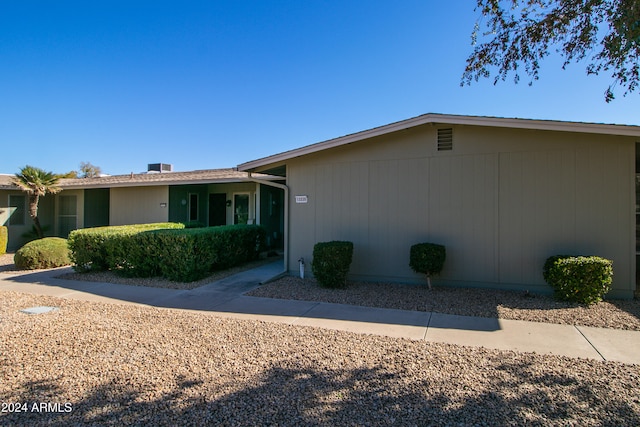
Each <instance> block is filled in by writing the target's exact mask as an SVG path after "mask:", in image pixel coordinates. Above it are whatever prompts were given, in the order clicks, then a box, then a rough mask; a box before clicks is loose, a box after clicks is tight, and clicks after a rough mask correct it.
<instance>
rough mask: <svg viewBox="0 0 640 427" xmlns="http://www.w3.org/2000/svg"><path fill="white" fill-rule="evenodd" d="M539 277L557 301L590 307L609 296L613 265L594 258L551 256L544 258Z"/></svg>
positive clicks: (610, 262) (602, 259) (607, 261)
mask: <svg viewBox="0 0 640 427" xmlns="http://www.w3.org/2000/svg"><path fill="white" fill-rule="evenodd" d="M542 274H543V277H544V280H545V281H546V282H547V283H548V284H549V285H551V286H552V287H553V289H554V291H555V295H556V297H557V298H558V299H561V300H565V301H572V302H577V303H580V304H586V305H591V304H594V303H597V302H598V301H602V297H603V296H604V295H605V294H606V293H607V292H609V289H610V288H611V283H612V282H613V278H612V276H613V262H612V261H610V260H608V259H604V258H600V257H597V256H569V255H555V256H552V257H549V258H547V260H546V262H545V263H544V269H543V273H542Z"/></svg>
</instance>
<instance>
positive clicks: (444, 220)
mask: <svg viewBox="0 0 640 427" xmlns="http://www.w3.org/2000/svg"><path fill="white" fill-rule="evenodd" d="M638 143H640V127H636V126H621V125H605V124H589V123H569V122H558V121H541V120H522V119H504V118H490V117H468V116H454V115H438V114H426V115H423V116H419V117H415V118H412V119H409V120H404V121H401V122H397V123H392V124H389V125H386V126H382V127H378V128H375V129H370V130H367V131H364V132H359V133H356V134H352V135H347V136H344V137H341V138H337V139H332V140H329V141H325V142H321V143H318V144H313V145H309V146H306V147H302V148H299V149H295V150H291V151H287V152H284V153H280V154H275V155H273V156H270V157H266V158H263V159H259V160H254V161H251V162H248V163H244V164H242V165H239V166H238V169H239V170H241V171H246V172H250V173H257V172H260V173H266V174H270V175H278V176H281V177H282V178H283V179H286V186H287V188H288V189H287V194H288V197H287V201H286V202H287V204H288V206H287V207H285V209H286V212H287V213H286V214H285V217H288V219H287V220H286V223H285V233H287V231H288V234H289V238H288V242H285V246H286V249H285V251H286V253H287V255H286V259H285V268H286V269H287V270H288V271H289V272H290V273H291V274H295V273H296V272H297V270H298V260H299V259H300V258H304V259H305V260H306V261H308V262H307V264H306V265H307V270H309V266H310V263H309V261H311V258H312V252H313V246H314V244H315V243H316V242H321V241H328V240H350V241H352V242H353V243H354V259H353V263H352V266H351V270H350V273H351V277H352V278H353V279H360V280H372V281H381V280H390V281H397V282H413V283H418V282H423V281H424V278H423V277H422V276H421V275H418V274H416V273H414V272H413V271H412V270H411V268H410V267H409V248H410V246H411V245H413V244H415V243H419V242H434V243H441V244H444V245H445V246H446V249H447V260H446V262H445V268H444V271H443V272H442V274H441V276H440V278H439V279H438V281H439V283H441V284H444V285H452V286H477V287H490V288H505V289H514V290H530V291H536V292H545V293H546V292H550V291H551V289H550V287H549V286H548V285H547V284H546V283H545V282H544V280H543V278H542V267H543V264H544V261H545V259H546V258H547V257H549V256H551V255H555V254H588V255H598V256H602V257H605V258H609V259H612V260H613V265H614V283H613V288H612V291H611V292H610V294H609V295H610V296H612V297H622V298H631V297H632V296H633V293H634V290H635V289H636V253H637V252H636V250H637V249H636V247H637V246H636V222H637V221H636V217H637V215H638V212H639V211H638V208H637V206H638V205H637V201H636V199H637V196H636V191H637V190H636V183H637V182H638V180H637V178H636V177H637V176H639V175H637V174H638V165H639V164H640V161H638V158H639V155H638V150H637V149H636V147H637V144H638Z"/></svg>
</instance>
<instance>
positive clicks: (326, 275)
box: [311, 241, 353, 288]
mask: <svg viewBox="0 0 640 427" xmlns="http://www.w3.org/2000/svg"><path fill="white" fill-rule="evenodd" d="M352 258H353V243H352V242H344V241H331V242H319V243H316V244H315V246H314V247H313V262H312V263H311V271H312V272H313V275H314V276H315V278H316V279H317V280H318V283H319V284H320V285H321V286H324V287H326V288H341V287H345V286H346V285H347V274H348V273H349V266H351V260H352Z"/></svg>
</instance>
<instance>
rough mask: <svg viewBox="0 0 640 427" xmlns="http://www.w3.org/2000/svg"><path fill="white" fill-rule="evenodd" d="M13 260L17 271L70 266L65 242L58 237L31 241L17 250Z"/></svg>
mask: <svg viewBox="0 0 640 427" xmlns="http://www.w3.org/2000/svg"><path fill="white" fill-rule="evenodd" d="M13 260H14V262H15V264H16V268H17V269H19V270H36V269H41V268H55V267H62V266H65V265H69V264H71V259H70V257H69V247H68V246H67V240H66V239H62V238H60V237H45V238H44V239H38V240H33V241H31V242H29V243H27V244H26V245H24V246H23V247H21V248H20V249H18V250H17V251H16V254H15V255H14V257H13Z"/></svg>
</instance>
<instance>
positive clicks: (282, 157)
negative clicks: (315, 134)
mask: <svg viewBox="0 0 640 427" xmlns="http://www.w3.org/2000/svg"><path fill="white" fill-rule="evenodd" d="M425 124H444V125H470V126H485V127H500V128H512V129H530V130H548V131H561V132H579V133H594V134H606V135H618V136H636V137H640V126H629V125H615V124H598V123H578V122H561V121H553V120H534V119H518V118H500V117H482V116H459V115H448V114H433V113H429V114H424V115H422V116H418V117H413V118H411V119H407V120H402V121H399V122H395V123H391V124H388V125H384V126H380V127H376V128H373V129H369V130H365V131H362V132H357V133H354V134H349V135H345V136H342V137H338V138H334V139H330V140H327V141H323V142H318V143H315V144H311V145H307V146H305V147H301V148H296V149H293V150H289V151H285V152H282V153H278V154H274V155H272V156H268V157H263V158H261V159H256V160H252V161H249V162H245V163H242V164H240V165H238V170H240V171H254V170H256V169H257V168H260V167H263V166H267V165H271V164H274V163H280V162H285V161H286V160H290V159H292V158H295V157H300V156H304V155H307V154H312V153H316V152H318V151H323V150H327V149H330V148H334V147H339V146H342V145H346V144H351V143H353V142H357V141H362V140H364V139H369V138H374V137H377V136H381V135H386V134H389V133H393V132H397V131H400V130H404V129H409V128H412V127H415V126H421V125H425Z"/></svg>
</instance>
